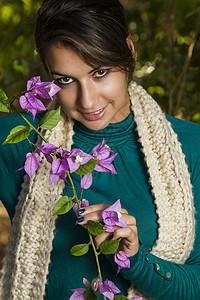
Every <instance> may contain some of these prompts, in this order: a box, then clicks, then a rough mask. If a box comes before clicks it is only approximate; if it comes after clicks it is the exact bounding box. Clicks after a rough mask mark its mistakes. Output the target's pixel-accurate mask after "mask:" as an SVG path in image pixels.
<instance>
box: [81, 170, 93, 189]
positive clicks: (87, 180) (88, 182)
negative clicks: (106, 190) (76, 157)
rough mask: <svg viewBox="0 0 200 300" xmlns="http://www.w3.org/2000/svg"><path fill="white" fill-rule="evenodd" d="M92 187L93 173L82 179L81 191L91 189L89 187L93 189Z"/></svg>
mask: <svg viewBox="0 0 200 300" xmlns="http://www.w3.org/2000/svg"><path fill="white" fill-rule="evenodd" d="M91 185H92V172H90V173H88V174H86V175H84V176H83V177H82V178H81V184H80V187H81V189H82V188H83V189H85V190H87V189H89V187H91Z"/></svg>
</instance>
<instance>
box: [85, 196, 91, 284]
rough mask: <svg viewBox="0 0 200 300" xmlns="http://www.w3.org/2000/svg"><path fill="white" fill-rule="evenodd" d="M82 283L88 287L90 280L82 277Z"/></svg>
mask: <svg viewBox="0 0 200 300" xmlns="http://www.w3.org/2000/svg"><path fill="white" fill-rule="evenodd" d="M86 201H87V200H86ZM83 284H84V286H86V287H88V288H89V287H90V282H89V280H87V278H83Z"/></svg>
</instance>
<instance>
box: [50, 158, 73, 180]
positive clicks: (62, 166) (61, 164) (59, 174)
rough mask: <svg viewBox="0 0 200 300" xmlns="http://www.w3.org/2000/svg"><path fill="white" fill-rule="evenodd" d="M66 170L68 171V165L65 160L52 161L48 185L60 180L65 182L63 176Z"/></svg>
mask: <svg viewBox="0 0 200 300" xmlns="http://www.w3.org/2000/svg"><path fill="white" fill-rule="evenodd" d="M68 169H69V165H68V162H67V159H65V158H57V159H54V161H53V162H52V167H51V170H50V173H49V184H52V183H54V182H56V181H58V180H59V179H60V178H61V179H63V180H64V181H66V182H67V180H66V178H65V175H66V172H67V170H68Z"/></svg>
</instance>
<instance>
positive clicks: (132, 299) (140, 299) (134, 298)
mask: <svg viewBox="0 0 200 300" xmlns="http://www.w3.org/2000/svg"><path fill="white" fill-rule="evenodd" d="M142 299H143V297H140V296H135V297H132V298H130V299H129V300H142Z"/></svg>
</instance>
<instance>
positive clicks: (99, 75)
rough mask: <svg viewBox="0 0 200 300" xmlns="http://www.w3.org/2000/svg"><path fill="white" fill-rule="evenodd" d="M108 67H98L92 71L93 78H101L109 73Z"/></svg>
mask: <svg viewBox="0 0 200 300" xmlns="http://www.w3.org/2000/svg"><path fill="white" fill-rule="evenodd" d="M109 71H110V69H100V70H98V71H96V72H95V73H94V77H95V78H102V77H105V76H106V75H108V74H109Z"/></svg>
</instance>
